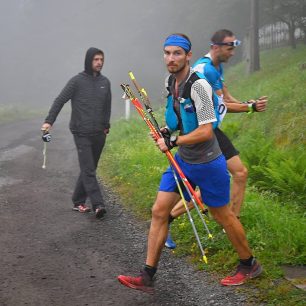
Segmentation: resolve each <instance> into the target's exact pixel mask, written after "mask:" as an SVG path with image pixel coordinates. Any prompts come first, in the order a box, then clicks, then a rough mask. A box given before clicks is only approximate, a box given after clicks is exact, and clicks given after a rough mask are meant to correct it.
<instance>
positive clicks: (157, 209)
mask: <svg viewBox="0 0 306 306" xmlns="http://www.w3.org/2000/svg"><path fill="white" fill-rule="evenodd" d="M168 218H169V212H168V211H165V209H162V207H161V205H158V204H156V203H155V204H154V205H153V207H152V219H155V220H156V219H158V220H160V221H167V222H168Z"/></svg>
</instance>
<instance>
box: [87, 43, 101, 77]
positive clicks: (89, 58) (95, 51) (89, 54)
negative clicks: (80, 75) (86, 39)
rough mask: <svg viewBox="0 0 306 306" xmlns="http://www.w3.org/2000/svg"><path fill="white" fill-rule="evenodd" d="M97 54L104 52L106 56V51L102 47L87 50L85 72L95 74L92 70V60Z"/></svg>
mask: <svg viewBox="0 0 306 306" xmlns="http://www.w3.org/2000/svg"><path fill="white" fill-rule="evenodd" d="M96 54H102V55H103V57H104V52H103V51H102V50H100V49H97V48H94V47H91V48H89V49H88V50H87V52H86V56H85V72H86V73H87V74H90V75H93V71H92V60H93V58H94V56H95V55H96Z"/></svg>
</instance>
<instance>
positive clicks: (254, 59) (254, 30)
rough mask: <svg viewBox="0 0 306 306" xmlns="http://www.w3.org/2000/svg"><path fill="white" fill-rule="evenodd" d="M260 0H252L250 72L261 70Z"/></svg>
mask: <svg viewBox="0 0 306 306" xmlns="http://www.w3.org/2000/svg"><path fill="white" fill-rule="evenodd" d="M258 8H259V4H258V0H251V20H250V23H251V26H250V57H249V58H250V63H249V74H251V73H253V72H255V71H258V70H260V59H259V42H258Z"/></svg>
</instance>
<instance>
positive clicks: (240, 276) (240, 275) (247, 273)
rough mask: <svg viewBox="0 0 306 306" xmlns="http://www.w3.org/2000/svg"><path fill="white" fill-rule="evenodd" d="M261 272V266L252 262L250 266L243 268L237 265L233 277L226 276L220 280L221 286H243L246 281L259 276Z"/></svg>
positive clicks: (254, 261) (243, 266)
mask: <svg viewBox="0 0 306 306" xmlns="http://www.w3.org/2000/svg"><path fill="white" fill-rule="evenodd" d="M261 272H262V267H261V265H260V264H259V263H258V262H257V261H256V259H254V260H253V264H252V265H251V266H245V265H242V264H239V265H238V267H237V270H236V272H235V274H234V275H232V276H227V277H225V278H223V279H222V280H221V285H223V286H239V285H242V284H244V283H245V282H246V281H247V280H248V279H251V278H255V277H257V276H259V275H260V274H261Z"/></svg>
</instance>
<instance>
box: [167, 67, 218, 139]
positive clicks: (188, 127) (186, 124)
mask: <svg viewBox="0 0 306 306" xmlns="http://www.w3.org/2000/svg"><path fill="white" fill-rule="evenodd" d="M199 79H205V80H206V78H205V76H204V75H203V74H201V73H199V72H193V73H192V74H191V76H190V77H189V79H188V80H187V82H186V84H185V85H184V89H183V93H182V96H181V97H179V98H178V100H179V102H180V116H181V122H182V130H181V133H182V134H183V135H185V134H189V133H190V132H192V131H193V130H195V129H196V128H197V127H198V126H199V123H198V118H197V113H196V107H195V104H194V101H193V100H192V99H191V96H190V91H191V86H192V84H193V83H194V82H195V81H196V80H199ZM173 80H174V77H173V75H170V76H169V79H168V86H167V90H168V96H167V105H166V112H165V118H166V123H167V126H168V127H169V129H170V130H171V131H176V130H178V125H179V119H178V116H177V114H176V112H175V110H174V100H173V96H172V94H171V85H172V83H173ZM212 98H213V103H214V109H215V114H216V117H217V121H216V122H213V128H216V127H217V126H218V116H217V115H218V112H216V107H215V104H217V103H218V96H217V95H216V94H215V93H214V91H213V97H212Z"/></svg>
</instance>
